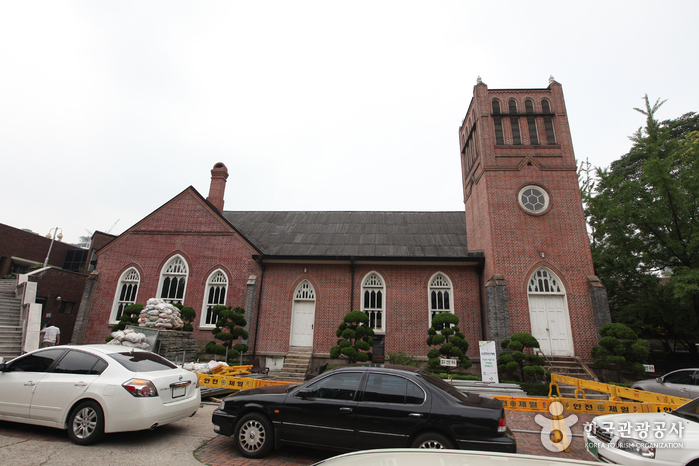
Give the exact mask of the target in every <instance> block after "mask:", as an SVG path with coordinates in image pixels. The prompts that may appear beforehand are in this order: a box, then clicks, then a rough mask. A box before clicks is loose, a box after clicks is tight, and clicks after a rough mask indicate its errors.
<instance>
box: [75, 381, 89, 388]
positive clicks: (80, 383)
mask: <svg viewBox="0 0 699 466" xmlns="http://www.w3.org/2000/svg"><path fill="white" fill-rule="evenodd" d="M75 386H76V387H87V384H86V383H85V382H75Z"/></svg>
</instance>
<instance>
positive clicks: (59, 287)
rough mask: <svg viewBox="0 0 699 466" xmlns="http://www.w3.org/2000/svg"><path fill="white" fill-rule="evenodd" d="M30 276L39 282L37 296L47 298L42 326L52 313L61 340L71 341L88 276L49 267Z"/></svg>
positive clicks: (30, 278)
mask: <svg viewBox="0 0 699 466" xmlns="http://www.w3.org/2000/svg"><path fill="white" fill-rule="evenodd" d="M28 277H29V281H31V282H35V283H37V289H36V295H37V298H45V299H46V302H45V304H44V306H43V308H42V316H41V324H42V327H43V325H44V324H45V323H46V316H47V314H49V313H50V314H51V323H52V324H53V325H55V326H56V327H58V328H59V329H60V330H61V342H62V343H64V344H65V343H69V342H70V341H71V338H72V336H73V327H74V325H75V319H76V317H77V315H78V309H79V307H80V301H81V299H82V293H83V289H84V288H85V281H86V280H87V276H86V275H84V274H81V273H76V272H69V271H67V270H62V269H57V268H49V269H46V270H43V271H41V272H38V273H36V272H35V273H33V274H31V275H29V276H28ZM59 296H60V298H61V299H60V300H59V299H58V297H59ZM61 303H63V307H64V312H63V313H62V312H60V310H61ZM68 311H70V313H68Z"/></svg>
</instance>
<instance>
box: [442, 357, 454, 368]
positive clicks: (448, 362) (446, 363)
mask: <svg viewBox="0 0 699 466" xmlns="http://www.w3.org/2000/svg"><path fill="white" fill-rule="evenodd" d="M456 364H457V362H456V359H447V358H440V359H439V365H440V366H445V367H456Z"/></svg>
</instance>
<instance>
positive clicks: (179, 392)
mask: <svg viewBox="0 0 699 466" xmlns="http://www.w3.org/2000/svg"><path fill="white" fill-rule="evenodd" d="M185 393H187V387H172V397H173V398H179V397H181V396H184V395H185Z"/></svg>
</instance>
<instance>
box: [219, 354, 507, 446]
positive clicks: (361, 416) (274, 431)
mask: <svg viewBox="0 0 699 466" xmlns="http://www.w3.org/2000/svg"><path fill="white" fill-rule="evenodd" d="M398 367H400V366H392V367H391V366H388V365H387V366H383V367H370V366H355V365H351V366H345V367H341V368H337V369H334V370H332V371H330V372H327V373H325V374H322V375H321V376H319V377H317V378H315V379H313V380H311V381H309V382H307V383H305V384H303V385H292V386H284V385H275V386H269V387H263V388H256V389H252V390H245V391H241V392H238V393H235V394H234V395H231V396H230V397H228V398H226V399H224V400H223V401H222V402H221V407H220V408H219V409H218V410H216V411H215V412H214V414H213V417H212V421H213V423H214V431H215V432H217V433H219V434H221V435H226V436H233V439H234V440H235V443H236V446H237V447H238V450H239V451H240V453H241V454H242V455H243V456H246V457H248V458H260V457H262V456H264V455H266V454H267V453H269V452H270V450H272V448H278V447H279V446H281V445H282V444H293V445H306V446H314V447H320V448H330V449H334V450H346V451H350V450H366V449H373V448H404V447H412V448H459V449H464V450H487V451H499V452H509V453H516V450H517V444H516V442H515V438H514V436H513V435H512V432H511V431H510V429H508V428H507V425H506V423H505V411H504V410H503V407H502V404H501V402H500V401H498V400H496V399H494V398H491V397H487V396H480V395H477V394H465V393H462V392H460V391H458V390H456V389H455V388H454V387H452V386H451V385H449V384H448V383H446V382H444V381H443V380H442V379H440V378H437V377H435V376H433V375H431V374H428V373H425V372H422V371H420V370H418V369H413V368H406V367H400V368H398Z"/></svg>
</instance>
